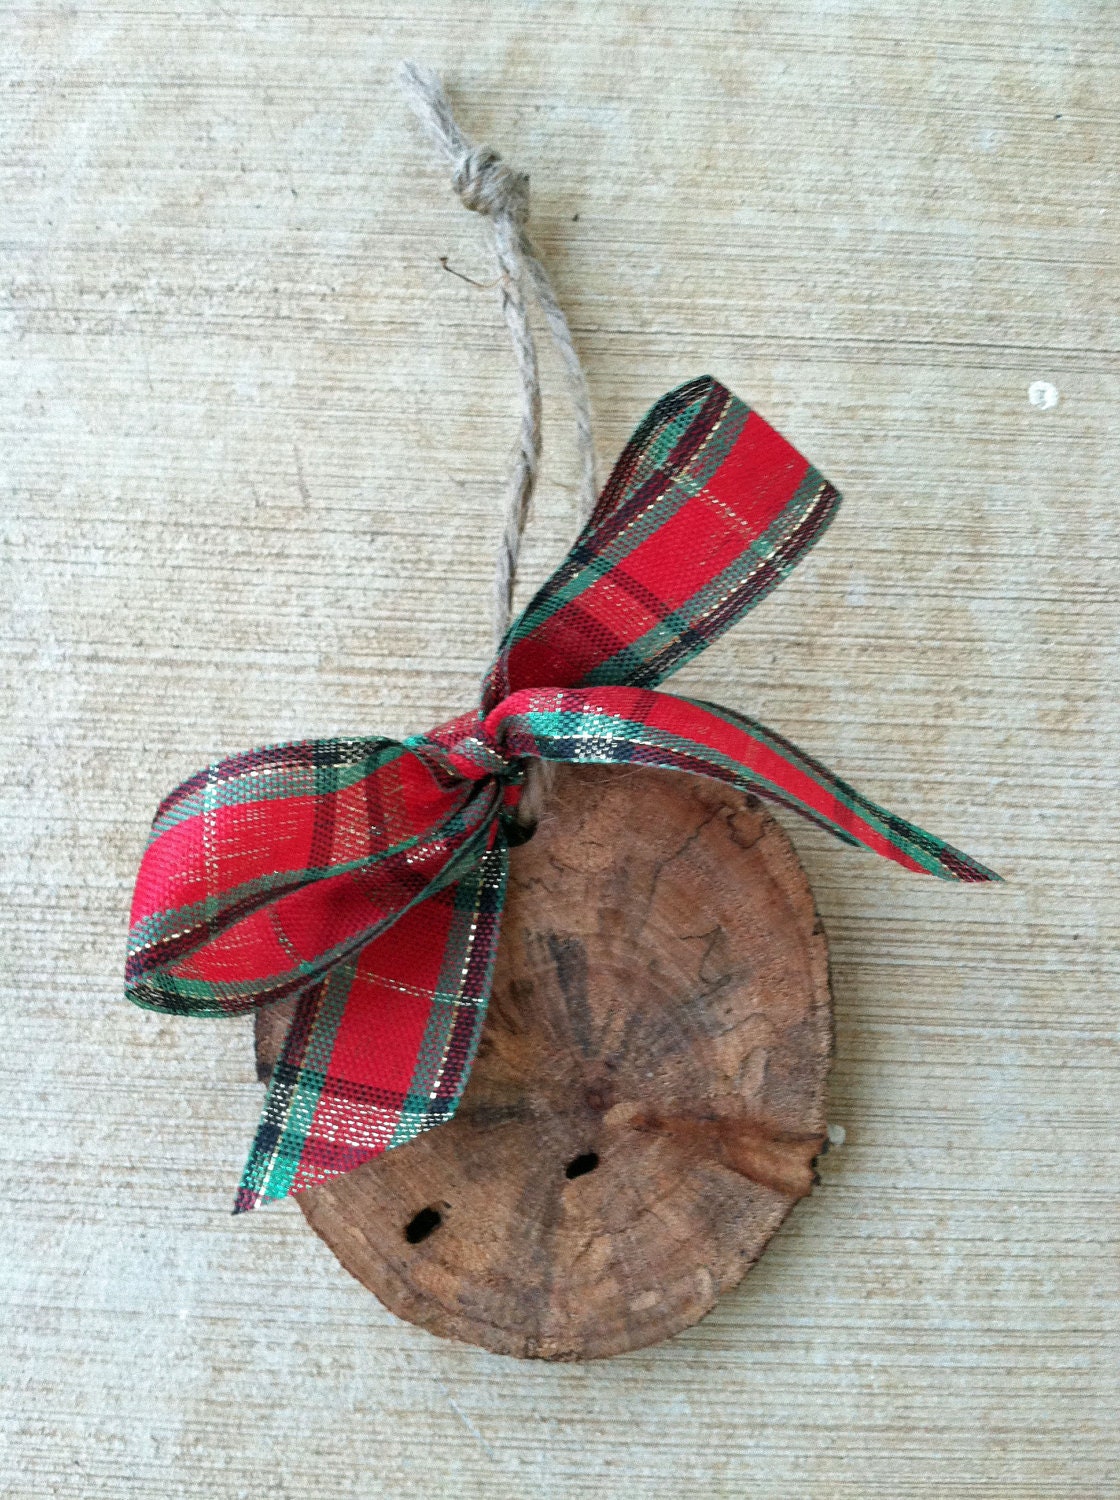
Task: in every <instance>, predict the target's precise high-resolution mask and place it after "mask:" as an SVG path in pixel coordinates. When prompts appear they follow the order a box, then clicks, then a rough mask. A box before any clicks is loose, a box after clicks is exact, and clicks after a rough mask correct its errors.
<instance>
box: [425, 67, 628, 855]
mask: <svg viewBox="0 0 1120 1500" xmlns="http://www.w3.org/2000/svg"><path fill="white" fill-rule="evenodd" d="M400 82H401V87H402V88H403V89H404V93H405V97H406V98H407V99H408V102H409V104H411V106H412V108H413V110H414V111H415V113H416V116H417V118H418V119H419V120H420V123H421V124H422V125H423V126H424V129H425V130H426V132H427V133H428V135H429V136H430V137H431V139H432V141H433V142H434V144H435V146H436V149H437V150H438V151H439V153H440V155H441V157H442V158H443V159H444V161H446V162H447V164H448V166H450V168H451V184H452V186H453V187H454V189H455V191H456V192H457V193H458V195H459V198H460V200H461V201H462V203H463V206H464V207H465V208H469V209H473V210H474V212H475V213H480V214H484V215H485V216H486V218H488V219H489V220H490V225H491V229H492V231H493V241H494V257H495V259H496V261H497V264H498V295H499V298H500V300H501V306H502V313H503V314H504V316H505V320H506V327H507V328H508V329H509V335H510V339H511V340H512V342H513V352H514V357H515V358H516V360H517V369H518V374H519V375H520V378H521V430H520V433H519V436H518V445H517V452H516V456H515V459H514V465H513V471H512V473H511V475H510V480H509V491H508V495H507V499H506V513H505V520H504V524H503V527H502V537H501V542H500V543H499V547H498V565H497V569H496V573H495V577H494V641H495V645H496V646H498V645H500V644H501V641H502V638H503V636H504V635H505V633H506V630H507V629H508V628H509V623H510V619H511V618H512V614H513V585H514V580H515V578H516V575H517V556H518V553H519V551H520V550H521V536H522V533H523V532H524V530H525V523H526V521H527V520H528V517H529V504H530V501H531V500H532V498H533V490H534V489H535V487H536V483H537V471H538V469H539V468H540V459H541V388H540V375H539V371H538V368H537V347H536V344H535V343H534V341H533V334H532V330H531V329H530V327H529V314H528V308H527V305H526V296H525V287H526V282H528V283H529V285H530V286H531V287H532V290H533V292H534V294H535V295H536V299H537V303H538V305H539V307H540V309H541V312H542V313H543V314H544V317H545V321H546V322H547V323H548V327H549V331H550V333H551V334H552V340H553V343H554V344H555V345H556V348H557V349H558V350H559V352H560V357H561V359H562V360H563V362H564V369H565V371H566V372H567V376H568V389H569V392H570V395H571V399H572V406H573V407H574V409H575V418H576V436H577V441H578V445H579V460H580V485H579V524H580V525H581V526H582V525H583V523H584V522H585V521H586V520H587V519H588V517H589V516H590V515H591V512H592V511H593V510H594V508H595V502H596V499H597V498H598V493H599V489H598V481H597V477H596V472H595V443H594V439H593V436H592V432H591V402H590V399H589V397H588V393H587V381H586V379H585V377H584V373H583V366H582V365H581V364H580V362H579V355H578V354H577V353H576V349H575V345H574V344H573V343H572V334H571V329H570V328H569V327H568V320H567V318H566V317H565V316H564V312H563V309H562V308H561V306H560V304H559V303H558V302H557V300H556V294H555V292H554V291H553V290H552V283H551V282H550V281H549V279H548V272H547V271H546V270H545V268H544V266H543V265H542V264H541V261H540V257H539V256H538V255H537V252H536V249H535V248H534V246H533V242H532V240H531V239H530V238H529V234H528V231H527V230H526V228H525V225H526V222H527V220H528V218H529V178H528V177H527V175H526V174H525V173H524V172H516V171H514V169H513V168H512V167H511V166H509V165H508V163H506V162H504V161H503V160H502V158H501V157H500V156H499V155H498V153H497V152H496V151H494V150H492V149H491V148H490V147H489V146H475V145H473V144H472V142H471V141H470V139H469V138H468V137H467V136H466V135H465V134H464V133H463V131H462V130H461V129H460V128H459V125H458V123H457V121H456V119H455V116H454V115H453V114H452V112H451V105H450V104H449V103H448V99H447V95H446V94H445V93H444V89H443V84H442V83H441V82H440V79H439V75H438V74H437V73H435V72H434V71H433V70H432V69H431V68H426V67H422V66H421V65H420V64H419V63H414V62H405V63H402V64H401V68H400ZM550 779H551V773H550V768H549V767H548V763H547V762H546V761H540V760H534V761H532V762H531V763H530V771H529V774H528V780H527V783H526V786H525V790H524V792H523V793H522V797H521V804H520V807H519V809H518V819H519V821H520V822H522V823H524V824H527V825H529V824H535V823H536V821H537V819H538V818H539V816H540V812H541V808H542V805H543V801H544V797H545V794H546V793H547V790H548V786H549V782H550Z"/></svg>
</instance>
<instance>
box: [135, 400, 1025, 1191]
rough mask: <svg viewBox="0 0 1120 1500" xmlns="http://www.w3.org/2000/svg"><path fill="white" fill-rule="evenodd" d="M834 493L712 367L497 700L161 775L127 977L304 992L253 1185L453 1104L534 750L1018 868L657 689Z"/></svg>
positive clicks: (219, 1007)
mask: <svg viewBox="0 0 1120 1500" xmlns="http://www.w3.org/2000/svg"><path fill="white" fill-rule="evenodd" d="M839 501H840V496H839V495H838V493H837V492H836V490H835V489H833V487H832V485H830V484H829V483H828V481H827V480H825V479H823V478H822V477H821V475H820V474H819V473H818V472H817V471H816V470H815V469H813V468H811V467H810V465H809V464H808V463H807V462H806V461H805V459H803V458H801V457H800V455H799V454H798V453H797V452H796V451H795V450H794V449H793V448H792V447H791V446H790V445H789V444H788V443H787V442H785V440H784V439H783V438H782V437H780V436H779V434H778V433H776V432H775V431H774V430H773V428H771V427H770V426H768V425H767V423H766V422H764V421H763V420H762V418H761V417H759V416H758V414H757V413H755V412H752V411H750V410H749V409H748V408H747V407H746V406H744V405H743V403H742V402H741V401H739V400H737V399H736V398H735V397H734V396H732V395H731V394H730V392H728V391H727V390H725V389H724V388H723V386H721V385H719V384H718V383H717V382H716V381H715V380H712V379H711V378H709V377H705V378H703V379H700V380H695V381H692V382H691V383H690V384H688V385H684V386H681V387H680V388H679V389H678V390H675V391H672V392H671V393H670V394H669V395H668V396H666V397H665V398H664V399H663V400H662V401H660V402H659V403H658V404H657V405H656V406H655V407H654V408H653V410H652V411H651V412H650V413H649V415H648V416H647V417H646V418H645V420H644V421H643V422H642V424H641V426H640V427H639V428H638V429H637V431H636V432H635V434H634V436H633V437H632V438H631V440H630V442H629V444H628V445H627V447H626V450H625V452H624V453H623V454H622V457H621V458H620V460H619V462H618V464H617V465H616V467H615V470H614V473H613V474H612V475H611V478H610V480H609V482H608V483H607V486H606V488H605V489H604V490H603V493H602V496H601V498H600V500H599V503H598V505H597V507H596V509H595V512H594V514H593V515H592V517H591V519H590V521H589V522H588V524H587V526H586V527H585V528H584V530H583V532H582V534H581V535H580V537H579V539H578V540H577V542H576V543H575V545H574V546H573V548H572V550H571V552H570V553H569V554H568V556H567V557H566V558H565V560H564V562H563V563H562V564H561V566H560V567H559V568H558V569H557V570H556V572H555V573H554V574H553V575H552V577H551V578H550V579H549V580H548V582H547V583H546V584H545V585H544V587H543V588H542V589H541V590H540V592H539V593H538V594H537V595H536V597H535V598H534V599H533V601H532V602H531V604H530V605H529V606H528V608H527V609H526V610H525V611H524V613H523V614H522V615H521V616H520V617H519V618H518V619H516V620H515V621H514V623H513V625H512V626H511V627H510V629H509V631H508V633H507V635H506V637H505V640H504V642H503V644H502V647H501V650H500V653H499V655H498V658H497V660H496V661H495V662H494V664H493V666H492V667H491V669H490V671H489V674H488V675H487V677H486V680H485V683H484V686H483V692H482V702H481V705H480V707H479V708H478V709H476V710H475V711H473V712H471V713H466V714H463V715H461V716H460V717H459V718H455V719H452V720H450V721H449V722H448V723H446V724H443V725H441V726H440V727H439V728H437V729H433V730H430V731H429V732H428V733H427V734H420V735H415V736H413V737H411V738H409V739H406V740H404V741H403V742H397V741H394V740H387V739H333V740H305V741H301V742H299V743H294V744H287V745H278V746H274V747H269V748H265V749H260V750H250V751H247V752H246V753H244V754H242V755H235V756H231V757H230V758H229V759H228V760H223V761H219V762H218V763H217V764H216V765H213V766H210V767H209V768H208V769H207V770H204V771H199V772H198V774H197V775H195V776H192V777H190V779H189V780H187V781H185V782H184V783H183V784H182V786H180V787H178V788H177V789H176V790H175V791H174V792H172V793H171V795H170V796H169V797H168V798H167V799H166V800H165V801H164V802H163V804H162V805H161V806H160V808H159V811H158V812H157V813H156V817H155V822H154V824H153V827H152V832H151V837H150V840H149V843H148V847H147V850H146V852H145V854H144V858H143V861H142V863H141V867H140V873H139V876H138V878H137V882H136V893H135V898H134V901H133V907H132V919H131V933H130V941H129V956H128V966H127V993H128V996H129V998H130V999H131V1000H134V1001H135V1002H136V1003H137V1004H138V1005H142V1006H146V1007H150V1008H151V1009H153V1010H161V1011H167V1012H170V1013H172V1014H179V1015H199V1016H222V1015H234V1014H237V1013H238V1012H241V1011H246V1010H250V1009H252V1008H254V1007H256V1006H261V1005H267V1004H269V1003H270V1002H272V1001H274V1000H280V999H282V998H284V997H286V996H298V997H299V1000H298V1006H297V1009H296V1012H295V1016H294V1019H293V1021H292V1023H291V1027H290V1029H289V1032H288V1035H287V1038H286V1040H285V1043H284V1047H283V1050H282V1052H281V1054H280V1058H279V1061H278V1062H277V1064H276V1067H275V1069H274V1070H273V1074H272V1080H271V1083H270V1086H269V1090H268V1096H267V1099H266V1101H265V1105H264V1113H263V1116H262V1118H261V1123H260V1126H259V1128H258V1130H257V1135H256V1139H255V1140H254V1142H253V1148H252V1151H251V1152H250V1155H249V1160H248V1163H247V1165H246V1168H245V1173H244V1176H243V1178H242V1181H241V1186H240V1188H239V1190H238V1193H237V1199H236V1208H235V1212H241V1211H244V1210H246V1209H251V1208H255V1207H257V1205H258V1204H260V1203H261V1202H263V1201H265V1200H267V1199H273V1198H281V1197H283V1196H284V1195H285V1194H287V1193H292V1192H298V1191H300V1189H302V1188H306V1187H309V1186H310V1185H311V1184H312V1183H316V1182H321V1181H323V1180H324V1179H326V1178H329V1177H334V1176H337V1175H339V1174H340V1173H343V1172H349V1171H352V1170H353V1169H354V1168H355V1167H357V1166H359V1165H360V1164H361V1163H362V1162H365V1161H368V1160H369V1159H370V1158H371V1157H374V1156H377V1155H379V1154H380V1153H381V1152H383V1151H386V1150H388V1149H390V1148H391V1147H393V1146H399V1145H401V1144H402V1143H403V1142H405V1141H408V1140H411V1139H412V1138H413V1137H414V1136H415V1135H418V1134H419V1133H420V1132H421V1131H423V1130H429V1129H431V1127H432V1126H434V1125H439V1124H441V1123H442V1122H443V1121H445V1120H448V1119H450V1117H451V1116H452V1114H454V1112H455V1108H456V1105H457V1104H458V1102H459V1098H460V1096H461V1094H462V1092H463V1088H464V1085H465V1084H466V1080H467V1076H468V1074H469V1072H470V1068H471V1063H472V1061H473V1059H474V1055H475V1051H476V1048H477V1045H478V1040H479V1035H480V1033H481V1030H482V1023H483V1019H484V1016H485V1012H486V1003H487V999H488V997H489V993H490V980H491V974H492V971H493V965H494V956H495V952H496V950H497V945H498V929H499V923H500V919H501V912H502V905H503V901H504V897H505V886H506V872H507V867H508V847H509V843H510V841H511V840H510V834H511V832H512V823H511V814H512V812H513V810H514V809H515V808H516V805H517V801H518V798H519V796H520V787H521V783H522V781H523V779H524V768H525V765H526V763H527V760H528V759H529V758H530V757H532V756H539V757H542V758H544V759H545V760H553V761H569V762H573V763H583V764H587V763H595V764H620V763H622V764H638V765H644V766H658V767H663V768H667V769H671V770H677V771H689V772H692V773H694V774H698V775H703V776H712V777H715V778H716V779H717V780H719V781H725V782H727V783H728V784H730V785H731V786H734V787H739V788H741V789H744V790H748V789H749V790H750V791H753V792H756V793H759V794H760V795H761V796H763V797H768V798H770V799H771V800H772V801H774V802H778V803H780V804H782V805H783V806H785V807H789V808H792V809H793V810H794V811H796V812H798V813H800V814H801V815H802V816H803V817H806V818H809V819H811V820H812V821H813V822H814V823H817V824H819V825H820V826H822V827H824V828H827V829H828V830H829V831H830V832H832V833H834V834H836V835H837V836H838V837H839V838H841V839H844V840H845V841H846V842H848V843H851V844H862V845H864V846H866V847H867V848H869V849H873V850H874V851H875V852H876V853H878V854H882V855H885V856H887V857H888V858H889V859H894V860H897V862H898V863H899V864H902V865H905V866H906V867H907V869H911V870H924V871H927V872H929V873H931V874H934V875H940V876H942V877H944V878H946V879H950V880H972V881H982V880H995V879H998V876H995V875H994V874H993V873H992V872H991V871H989V870H986V869H984V867H983V866H982V865H979V864H977V863H976V862H975V861H974V860H972V859H970V858H969V856H968V855H967V854H962V853H960V852H959V851H958V850H956V849H953V848H951V847H950V846H949V845H948V844H945V843H943V842H942V841H941V840H940V839H938V838H935V837H934V836H933V835H932V834H928V833H924V832H923V831H922V830H921V829H920V828H916V827H915V826H914V825H913V824H912V823H907V822H906V821H904V820H903V819H902V818H899V817H896V816H895V815H894V814H893V813H889V812H886V811H884V809H882V808H880V807H877V806H875V804H874V803H872V802H869V801H868V800H867V799H866V798H865V797H862V796H860V794H859V793H858V792H856V791H855V790H854V789H853V788H852V787H850V786H848V785H847V784H846V783H845V782H843V781H841V780H840V779H839V777H837V776H834V775H833V774H832V772H831V771H829V770H827V769H826V768H825V767H824V766H822V765H821V764H820V762H819V761H816V760H813V759H812V758H811V757H810V756H808V755H806V754H805V753H804V752H803V751H801V750H798V749H797V748H796V746H794V745H791V744H790V743H789V741H788V740H785V739H783V738H782V737H781V736H780V735H777V734H775V733H774V732H773V730H770V729H766V728H764V727H763V725H761V724H758V723H756V722H755V721H754V720H752V719H748V718H745V717H743V716H742V715H741V714H737V713H733V712H732V711H731V710H730V709H726V708H717V707H715V706H714V705H712V704H709V703H700V702H694V701H692V700H690V699H687V698H677V697H671V696H669V695H667V694H665V693H658V692H654V691H652V690H653V688H654V687H655V686H656V684H657V683H659V682H661V681H662V679H663V678H665V677H667V676H668V675H669V673H670V672H673V671H675V670H676V669H677V668H678V667H680V666H682V665H683V664H684V663H685V662H686V661H688V660H689V659H690V658H691V657H693V656H695V655H696V654H697V653H698V652H700V651H702V650H703V649H704V647H705V646H707V645H708V644H709V643H710V642H711V641H713V640H715V639H716V637H718V636H719V635H721V634H722V633H723V632H724V631H725V630H726V629H727V628H728V627H729V626H730V625H732V624H734V622H735V621H736V620H738V619H739V617H740V616H741V615H743V614H744V613H745V612H746V611H747V610H748V609H750V608H751V607H752V606H753V605H755V604H757V603H758V602H759V601H760V600H761V599H763V598H765V596H766V595H767V594H768V593H769V592H770V590H771V589H773V588H774V587H775V586H776V585H777V584H778V583H780V582H781V580H782V579H783V578H784V577H785V576H786V574H787V573H788V572H789V571H790V569H791V568H792V567H793V566H794V564H795V563H796V562H797V561H798V559H799V558H800V557H801V556H802V554H803V553H804V552H805V551H806V549H807V548H809V547H810V546H812V544H813V543H814V542H815V541H816V540H817V538H818V537H819V536H820V535H821V533H822V532H823V530H824V529H825V527H826V526H827V525H828V523H829V521H830V520H831V519H832V517H833V515H834V514H835V512H836V508H837V506H838V505H839Z"/></svg>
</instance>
